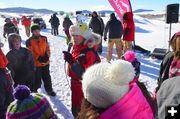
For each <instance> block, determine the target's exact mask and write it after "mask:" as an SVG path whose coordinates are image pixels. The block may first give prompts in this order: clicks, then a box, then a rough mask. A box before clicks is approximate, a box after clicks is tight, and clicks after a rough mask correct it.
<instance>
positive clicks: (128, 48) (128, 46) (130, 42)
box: [123, 41, 132, 52]
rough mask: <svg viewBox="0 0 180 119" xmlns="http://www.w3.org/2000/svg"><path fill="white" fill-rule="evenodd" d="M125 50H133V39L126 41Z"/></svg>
mask: <svg viewBox="0 0 180 119" xmlns="http://www.w3.org/2000/svg"><path fill="white" fill-rule="evenodd" d="M123 50H124V52H126V51H130V50H132V41H124V45H123Z"/></svg>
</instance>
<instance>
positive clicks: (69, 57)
mask: <svg viewBox="0 0 180 119" xmlns="http://www.w3.org/2000/svg"><path fill="white" fill-rule="evenodd" d="M63 54H64V60H65V61H67V62H68V63H69V64H73V63H74V60H73V57H72V54H71V53H69V52H67V51H63Z"/></svg>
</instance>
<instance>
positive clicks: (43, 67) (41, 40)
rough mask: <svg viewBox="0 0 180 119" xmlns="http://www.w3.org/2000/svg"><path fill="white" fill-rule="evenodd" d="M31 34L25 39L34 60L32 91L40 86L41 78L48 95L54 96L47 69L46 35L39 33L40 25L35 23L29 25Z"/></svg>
mask: <svg viewBox="0 0 180 119" xmlns="http://www.w3.org/2000/svg"><path fill="white" fill-rule="evenodd" d="M31 32H32V36H31V37H30V38H29V39H28V40H27V41H26V47H27V48H28V49H29V50H30V51H31V53H32V55H33V57H34V60H35V66H36V71H35V82H34V91H35V92H37V90H38V88H41V79H42V80H43V82H44V88H45V90H46V92H47V94H48V95H50V96H56V93H55V92H54V91H53V89H52V82H51V76H50V71H49V63H50V60H49V57H50V48H49V44H48V41H47V37H45V36H42V35H41V34H40V27H39V25H37V24H34V25H33V26H31Z"/></svg>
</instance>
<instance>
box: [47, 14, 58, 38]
mask: <svg viewBox="0 0 180 119" xmlns="http://www.w3.org/2000/svg"><path fill="white" fill-rule="evenodd" d="M49 22H50V23H51V27H52V34H53V35H55V36H57V35H59V32H58V28H59V25H60V23H59V18H58V17H57V16H56V13H54V14H53V15H52V17H51V19H50V20H49Z"/></svg>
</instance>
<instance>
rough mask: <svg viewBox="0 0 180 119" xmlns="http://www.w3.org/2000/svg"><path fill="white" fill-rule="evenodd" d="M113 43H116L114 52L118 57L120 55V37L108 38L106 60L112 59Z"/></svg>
mask: <svg viewBox="0 0 180 119" xmlns="http://www.w3.org/2000/svg"><path fill="white" fill-rule="evenodd" d="M114 44H115V45H116V53H117V56H118V59H120V58H121V56H122V45H121V39H120V38H115V39H109V41H108V49H107V61H108V62H110V61H111V59H112V50H113V46H114Z"/></svg>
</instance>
